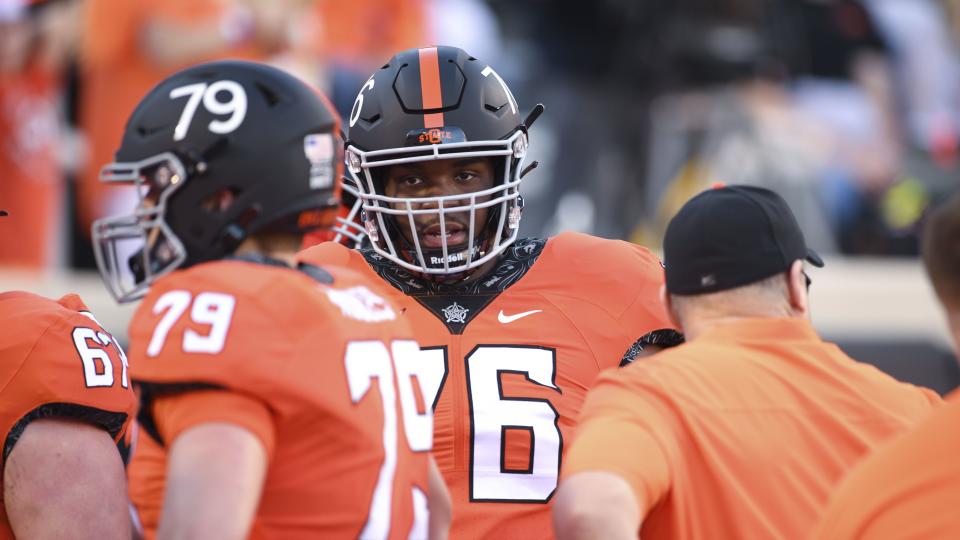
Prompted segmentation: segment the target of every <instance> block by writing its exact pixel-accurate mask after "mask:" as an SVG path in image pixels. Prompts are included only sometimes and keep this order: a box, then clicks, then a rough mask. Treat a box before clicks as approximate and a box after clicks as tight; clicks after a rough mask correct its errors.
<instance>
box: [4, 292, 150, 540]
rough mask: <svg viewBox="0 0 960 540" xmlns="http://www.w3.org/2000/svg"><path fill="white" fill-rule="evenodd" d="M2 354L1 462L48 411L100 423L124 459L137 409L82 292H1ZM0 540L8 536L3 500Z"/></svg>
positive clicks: (119, 353)
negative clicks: (55, 294) (53, 294)
mask: <svg viewBox="0 0 960 540" xmlns="http://www.w3.org/2000/svg"><path fill="white" fill-rule="evenodd" d="M0 358H2V359H3V361H2V362H0V433H2V434H3V441H4V445H3V461H2V464H5V463H6V461H7V457H8V456H9V455H10V452H11V451H12V450H13V448H14V445H15V444H16V442H17V439H18V438H19V437H20V435H21V434H23V430H24V429H25V428H26V427H27V425H28V424H29V423H30V421H31V420H35V419H37V418H45V417H51V416H56V417H64V418H73V419H77V420H81V421H83V422H87V423H90V424H93V425H96V426H100V427H102V428H103V429H104V430H106V431H107V432H108V433H110V436H112V437H113V438H114V440H115V441H116V442H117V445H118V448H119V450H120V452H121V455H124V457H126V456H125V454H126V449H127V441H128V438H127V436H126V435H127V426H128V423H129V421H130V420H131V419H132V418H133V416H134V414H135V413H136V409H137V399H136V396H135V395H134V393H133V390H131V388H130V381H129V373H128V367H127V358H126V356H125V355H124V353H123V350H121V349H120V346H119V345H118V344H117V343H116V341H115V340H114V338H113V336H112V335H110V333H109V332H107V331H106V330H104V329H103V327H101V326H100V324H99V323H97V322H96V320H95V319H94V318H93V316H92V315H91V314H90V312H89V311H88V310H87V308H86V306H84V305H83V302H82V301H81V300H80V297H78V296H76V295H67V296H65V297H63V298H61V299H60V300H59V301H54V300H50V299H47V298H44V297H41V296H37V295H35V294H30V293H26V292H7V293H2V294H0ZM2 464H0V478H2V477H3V475H2V472H3V467H2ZM2 497H3V493H2V489H0V502H2ZM0 538H13V532H12V531H11V530H10V524H9V522H8V521H7V515H6V512H4V510H3V505H2V504H0Z"/></svg>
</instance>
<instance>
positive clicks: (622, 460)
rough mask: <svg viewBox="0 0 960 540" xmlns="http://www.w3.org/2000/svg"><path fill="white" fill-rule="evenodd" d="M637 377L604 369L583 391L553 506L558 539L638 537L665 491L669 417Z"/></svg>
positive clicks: (635, 372) (668, 481)
mask: <svg viewBox="0 0 960 540" xmlns="http://www.w3.org/2000/svg"><path fill="white" fill-rule="evenodd" d="M628 371H629V373H628ZM641 376H642V374H641V373H640V370H637V369H634V370H617V371H611V372H607V373H606V374H603V375H601V376H600V378H598V379H597V382H596V384H595V385H594V387H593V389H591V390H590V392H589V393H588V394H587V399H586V402H585V403H584V406H583V409H582V411H581V415H580V419H579V423H578V426H577V432H576V435H575V437H574V440H573V444H572V445H571V446H570V449H569V451H568V452H567V455H566V456H565V457H564V460H565V461H564V464H563V470H562V471H561V482H560V485H559V487H558V488H557V491H558V492H557V500H556V503H555V505H554V508H553V519H554V529H555V533H556V535H557V538H559V539H560V540H568V539H580V538H636V537H637V532H638V531H639V530H640V525H641V522H642V520H643V518H644V516H645V514H646V512H647V511H648V510H649V508H651V507H652V506H653V505H655V504H656V503H657V502H658V501H659V500H660V499H661V498H662V497H663V496H664V495H666V494H667V493H668V492H669V490H670V484H671V470H670V459H669V457H668V456H669V455H671V454H672V453H674V452H675V449H673V447H672V446H671V445H670V444H669V441H670V435H669V433H670V431H671V429H672V426H671V422H672V419H671V417H670V415H669V412H666V411H664V408H663V407H662V406H661V404H660V402H659V401H658V400H657V399H655V397H654V396H653V395H649V396H648V394H652V392H653V390H652V389H649V388H648V387H646V386H644V383H643V382H642V379H641Z"/></svg>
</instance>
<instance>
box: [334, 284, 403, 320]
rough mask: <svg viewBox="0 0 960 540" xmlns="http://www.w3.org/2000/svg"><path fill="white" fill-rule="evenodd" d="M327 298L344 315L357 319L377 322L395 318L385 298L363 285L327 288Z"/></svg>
mask: <svg viewBox="0 0 960 540" xmlns="http://www.w3.org/2000/svg"><path fill="white" fill-rule="evenodd" d="M325 292H326V293H327V298H329V299H330V301H331V302H333V303H334V304H336V305H337V307H339V308H340V311H341V313H343V315H344V316H346V317H350V318H351V319H356V320H358V321H363V322H368V323H377V322H383V321H392V320H394V319H396V318H397V315H396V314H395V313H394V312H393V308H392V307H390V304H388V303H387V301H386V300H384V299H383V298H381V297H379V296H377V295H376V294H374V293H373V292H372V291H371V290H370V289H368V288H366V287H364V286H363V285H358V286H356V287H350V288H349V289H334V288H328V289H326V291H325Z"/></svg>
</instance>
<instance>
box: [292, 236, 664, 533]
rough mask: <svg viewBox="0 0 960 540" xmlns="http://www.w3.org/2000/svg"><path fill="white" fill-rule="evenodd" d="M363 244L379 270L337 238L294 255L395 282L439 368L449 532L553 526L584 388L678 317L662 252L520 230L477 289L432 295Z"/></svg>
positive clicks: (404, 309)
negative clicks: (667, 297)
mask: <svg viewBox="0 0 960 540" xmlns="http://www.w3.org/2000/svg"><path fill="white" fill-rule="evenodd" d="M365 253H366V254H367V255H368V256H369V257H370V259H369V260H370V261H372V262H373V263H374V264H376V265H377V271H375V270H374V269H373V267H371V265H370V264H369V263H368V261H367V260H366V259H365V258H364V254H363V253H361V252H359V251H355V250H350V249H347V248H345V247H343V246H341V245H339V244H334V243H332V242H328V243H326V244H321V245H319V246H315V247H313V248H311V249H308V250H307V251H305V252H303V253H301V255H300V256H301V257H302V258H303V259H304V260H306V261H308V262H314V263H326V262H329V263H332V264H342V265H346V266H349V267H350V268H353V269H354V270H356V271H357V272H358V273H363V274H364V275H366V276H368V278H369V279H386V280H387V281H388V282H389V283H391V284H395V286H394V287H388V288H387V289H388V291H387V293H388V296H389V299H390V301H391V302H393V303H394V304H396V305H397V306H399V308H400V310H401V313H403V316H404V317H405V318H406V319H407V321H408V322H409V323H410V325H411V326H412V327H413V330H414V332H415V334H416V335H417V339H418V341H419V342H420V343H421V345H422V347H423V349H424V357H423V359H422V360H421V361H422V362H423V363H424V364H425V365H429V366H431V369H433V372H434V375H433V377H432V379H431V383H432V387H431V393H430V394H429V395H428V396H427V398H426V399H427V401H428V402H431V403H433V405H434V422H435V424H434V426H435V427H434V452H433V455H434V458H435V459H436V461H437V465H438V466H439V468H440V471H441V472H442V473H443V476H444V479H445V480H446V483H447V486H448V487H449V489H450V495H451V497H452V499H453V524H452V528H451V531H450V537H451V538H523V539H535V538H549V537H551V536H552V531H553V528H552V526H551V517H550V504H549V503H550V501H551V499H552V497H553V493H554V490H555V489H556V485H557V478H558V476H559V469H560V463H561V460H562V459H565V458H563V457H562V455H563V452H564V450H565V449H566V447H567V445H568V444H569V441H570V438H571V437H572V435H573V432H574V427H575V420H576V417H577V414H578V413H579V410H580V405H581V403H582V402H583V398H584V396H585V395H586V392H587V388H588V387H589V386H590V383H591V382H593V380H594V378H595V377H596V376H597V374H598V373H599V372H600V371H601V370H603V369H605V368H609V367H615V366H617V365H618V363H619V362H620V360H621V358H623V356H624V353H626V352H627V351H628V349H630V348H631V345H632V344H633V343H634V342H635V341H636V340H637V339H638V338H640V337H641V336H644V335H645V334H648V333H649V332H651V331H655V330H660V329H664V328H670V323H669V322H668V320H667V316H666V313H665V311H664V310H663V306H662V305H661V303H660V301H659V296H658V295H659V287H660V284H661V283H662V282H663V269H662V267H661V266H660V263H659V261H658V260H657V258H656V257H655V256H653V255H652V254H650V252H648V251H647V250H645V249H644V248H642V247H639V246H636V245H633V244H628V243H626V242H621V241H612V240H604V239H600V238H596V237H592V236H587V235H582V234H574V233H566V234H561V235H559V236H557V237H555V238H551V239H550V240H548V241H546V243H545V244H544V243H543V241H536V240H522V241H518V242H517V243H515V244H514V245H513V246H511V247H510V248H509V249H508V252H507V258H506V260H505V262H503V263H501V264H500V265H499V267H498V268H497V269H496V270H494V271H493V272H492V273H491V274H489V275H488V276H486V277H484V278H482V279H480V280H479V281H478V282H477V284H476V286H475V287H474V288H472V289H468V290H466V291H465V292H464V291H461V292H458V291H457V290H456V289H444V291H443V292H438V293H436V294H428V295H425V294H423V293H422V292H423V291H426V290H427V289H429V284H426V283H425V282H422V281H418V280H416V279H414V278H413V277H412V276H410V275H409V274H406V273H405V272H402V271H400V272H397V271H396V267H394V266H392V265H390V264H384V263H385V261H384V260H383V259H377V258H376V257H377V256H376V255H375V254H373V253H372V252H365ZM391 269H393V270H391ZM377 272H382V273H380V274H378V273H377ZM504 284H509V286H507V287H506V288H505V290H503V286H504ZM397 287H402V288H403V289H404V290H406V291H408V292H409V294H407V293H405V292H404V291H402V290H400V289H398V288H397ZM430 306H432V307H430ZM457 321H462V322H457Z"/></svg>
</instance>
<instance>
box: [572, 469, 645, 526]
mask: <svg viewBox="0 0 960 540" xmlns="http://www.w3.org/2000/svg"><path fill="white" fill-rule="evenodd" d="M640 504H641V503H638V501H637V497H636V495H635V494H634V492H633V490H632V489H630V485H629V484H627V482H626V481H624V480H623V479H622V478H620V477H619V476H617V475H616V474H613V473H609V472H605V471H586V472H581V473H577V474H574V475H573V476H571V477H570V478H567V479H566V480H564V481H563V483H561V484H560V487H559V488H558V491H557V501H556V503H555V504H554V507H553V528H554V531H555V532H556V536H557V539H558V540H588V539H592V538H608V539H610V540H618V539H624V540H627V539H630V540H633V539H636V537H637V531H638V530H640V512H639V510H638V508H639V506H640Z"/></svg>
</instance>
